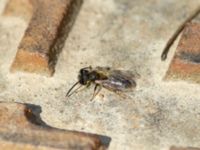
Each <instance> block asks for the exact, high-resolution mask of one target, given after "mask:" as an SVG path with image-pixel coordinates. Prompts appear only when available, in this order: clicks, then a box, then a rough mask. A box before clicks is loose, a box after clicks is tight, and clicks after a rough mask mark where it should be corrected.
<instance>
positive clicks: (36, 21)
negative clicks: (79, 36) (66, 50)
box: [5, 0, 82, 76]
mask: <svg viewBox="0 0 200 150" xmlns="http://www.w3.org/2000/svg"><path fill="white" fill-rule="evenodd" d="M29 2H30V3H28V2H24V3H25V4H26V6H29V8H30V9H31V7H30V4H31V5H32V6H33V14H32V18H31V20H30V22H29V25H28V27H27V29H26V31H25V34H24V36H23V38H22V40H21V43H20V44H19V47H18V51H17V54H16V57H15V59H14V61H13V63H12V66H11V72H15V71H26V72H31V73H38V74H43V75H47V76H52V75H53V73H54V71H55V64H56V61H57V57H58V54H59V53H60V51H61V49H62V48H63V46H64V42H65V39H66V37H67V35H68V33H69V31H70V29H71V27H72V25H73V22H74V20H75V18H76V16H77V13H78V11H79V9H80V6H81V4H82V0H59V1H57V0H56V1H55V0H53V1H52V0H29ZM9 3H11V4H8V5H7V7H6V10H5V14H9V11H12V10H13V9H12V6H14V4H16V7H17V6H20V4H22V3H23V1H21V2H19V0H10V2H9ZM22 8H23V7H22ZM24 11H25V12H27V9H25V10H24Z"/></svg>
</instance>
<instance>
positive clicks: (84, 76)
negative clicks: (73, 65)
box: [78, 68, 90, 85]
mask: <svg viewBox="0 0 200 150" xmlns="http://www.w3.org/2000/svg"><path fill="white" fill-rule="evenodd" d="M89 77H90V71H89V70H88V69H85V68H84V69H81V70H80V71H79V75H78V80H79V83H80V84H82V85H86V84H87V83H88V81H89V80H90V79H89Z"/></svg>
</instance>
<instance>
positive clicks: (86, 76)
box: [66, 66, 136, 100]
mask: <svg viewBox="0 0 200 150" xmlns="http://www.w3.org/2000/svg"><path fill="white" fill-rule="evenodd" d="M91 84H94V85H95V87H94V93H93V96H92V98H91V100H93V99H94V98H95V96H96V95H98V93H99V92H100V90H101V89H102V87H103V88H106V89H108V90H110V91H113V92H115V93H118V92H125V91H129V90H131V89H133V88H135V87H136V82H135V76H134V75H133V74H132V73H131V72H129V71H122V70H113V69H111V68H110V67H95V68H92V67H91V66H90V67H86V68H82V69H80V71H79V75H78V81H77V82H76V83H75V84H74V85H73V86H72V87H71V88H70V89H69V90H68V92H67V94H66V97H70V96H71V95H72V94H74V93H76V92H77V91H78V89H79V88H81V87H82V86H85V87H89V86H90V85H91ZM77 85H79V87H78V88H76V89H75V90H74V91H72V90H73V89H74V88H75V87H76V86H77Z"/></svg>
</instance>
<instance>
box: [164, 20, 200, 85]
mask: <svg viewBox="0 0 200 150" xmlns="http://www.w3.org/2000/svg"><path fill="white" fill-rule="evenodd" d="M199 43H200V24H199V23H189V24H187V26H186V27H185V29H184V31H183V34H182V36H181V39H180V41H179V44H178V47H177V50H176V53H175V56H174V58H173V59H172V62H171V64H170V66H169V69H168V71H167V73H166V77H165V79H167V80H168V79H169V80H180V79H182V80H188V81H192V82H195V83H200V45H199Z"/></svg>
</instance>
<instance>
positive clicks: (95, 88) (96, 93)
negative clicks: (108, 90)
mask: <svg viewBox="0 0 200 150" xmlns="http://www.w3.org/2000/svg"><path fill="white" fill-rule="evenodd" d="M98 87H99V89H98V90H97V88H98ZM101 89H102V86H101V85H99V84H95V87H94V93H93V96H92V98H91V99H90V101H92V100H93V99H94V98H95V97H96V96H97V95H98V94H99V92H100V91H101Z"/></svg>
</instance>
